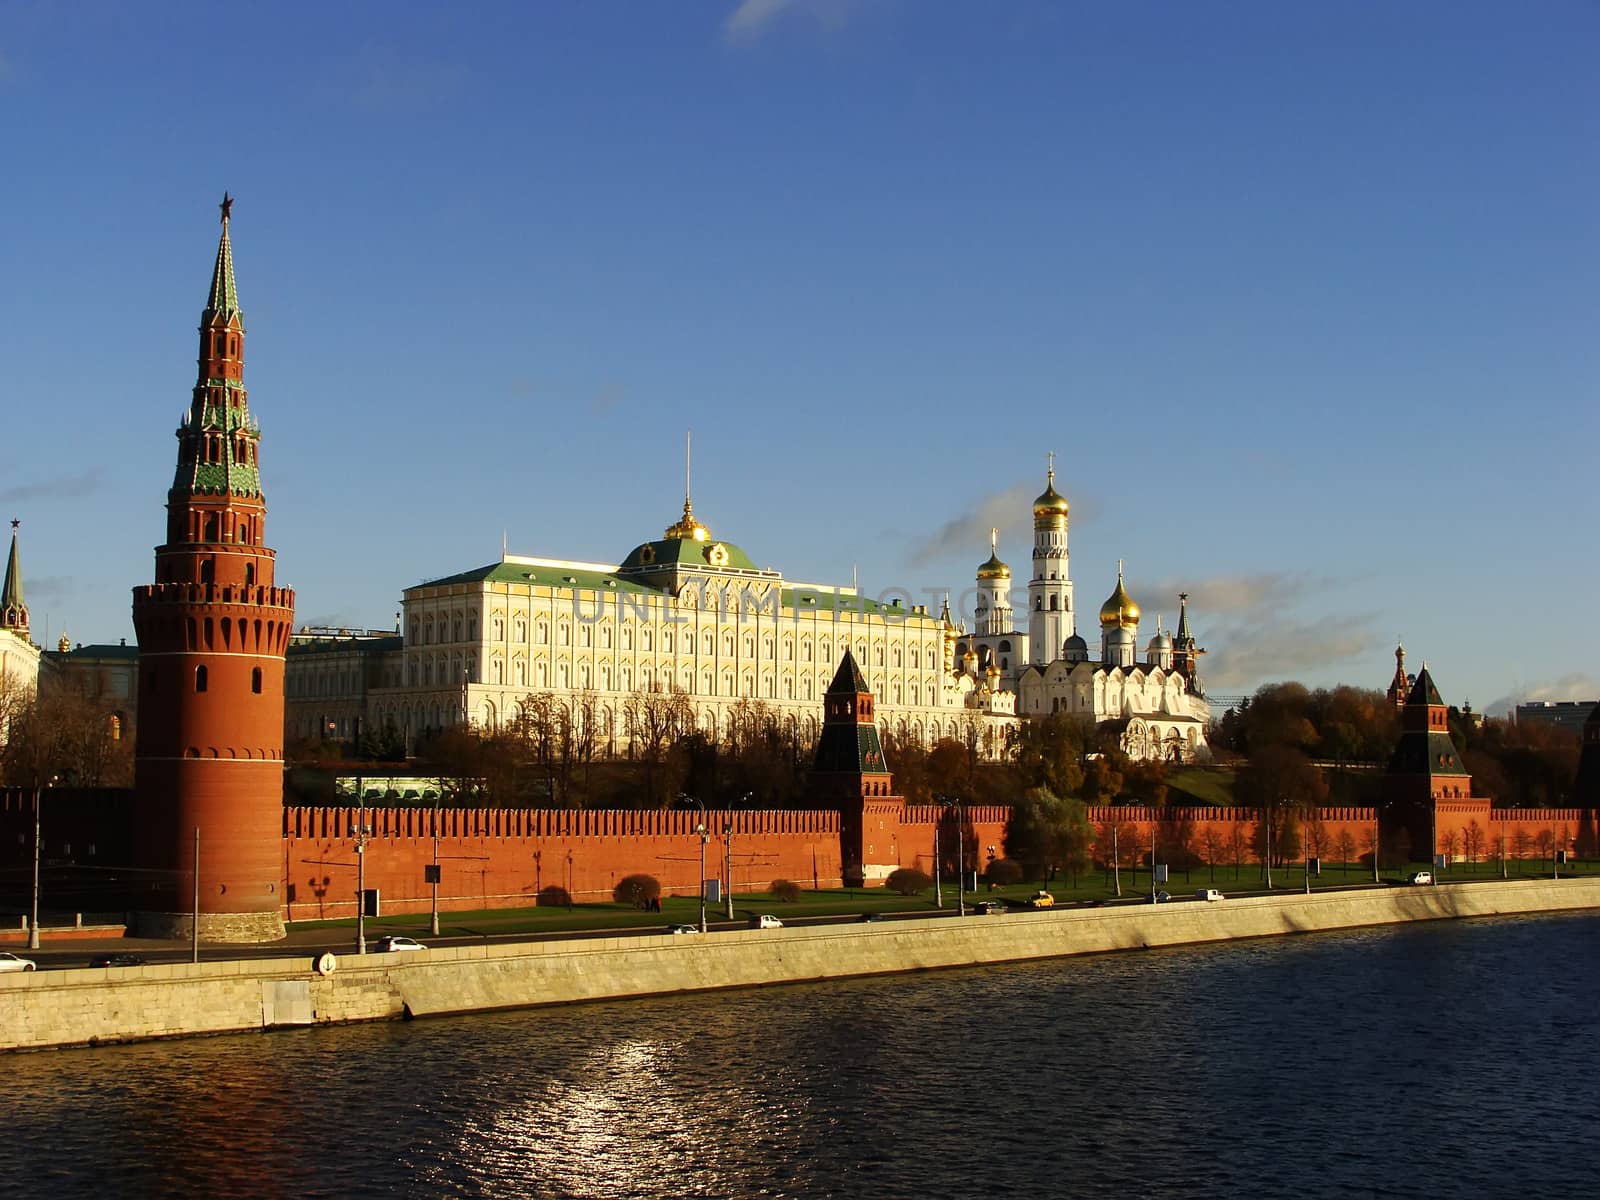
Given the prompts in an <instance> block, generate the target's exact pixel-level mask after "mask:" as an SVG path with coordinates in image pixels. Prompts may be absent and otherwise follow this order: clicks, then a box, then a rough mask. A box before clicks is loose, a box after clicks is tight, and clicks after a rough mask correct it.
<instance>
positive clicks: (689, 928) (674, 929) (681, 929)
mask: <svg viewBox="0 0 1600 1200" xmlns="http://www.w3.org/2000/svg"><path fill="white" fill-rule="evenodd" d="M667 932H668V933H699V932H700V926H698V925H668V926H667Z"/></svg>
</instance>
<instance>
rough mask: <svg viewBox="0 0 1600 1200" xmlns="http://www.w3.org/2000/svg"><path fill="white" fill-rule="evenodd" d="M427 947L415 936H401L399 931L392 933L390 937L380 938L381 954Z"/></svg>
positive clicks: (379, 947) (379, 948)
mask: <svg viewBox="0 0 1600 1200" xmlns="http://www.w3.org/2000/svg"><path fill="white" fill-rule="evenodd" d="M426 949H427V947H426V946H424V945H423V944H422V943H421V942H419V941H416V940H415V939H413V938H408V937H401V936H400V935H399V934H398V933H391V934H390V935H389V936H388V937H381V938H379V939H378V953H379V954H394V953H398V952H399V951H401V950H426Z"/></svg>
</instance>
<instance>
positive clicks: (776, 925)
mask: <svg viewBox="0 0 1600 1200" xmlns="http://www.w3.org/2000/svg"><path fill="white" fill-rule="evenodd" d="M750 928H751V929H782V928H783V922H782V921H780V920H778V918H777V917H775V916H773V915H772V914H771V913H762V914H761V915H760V916H758V917H751V918H750Z"/></svg>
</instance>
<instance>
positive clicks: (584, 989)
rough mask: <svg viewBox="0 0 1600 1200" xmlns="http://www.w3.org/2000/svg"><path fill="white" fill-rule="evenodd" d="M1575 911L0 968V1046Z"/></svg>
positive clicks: (1357, 909) (1167, 907) (1268, 914)
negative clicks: (321, 960)
mask: <svg viewBox="0 0 1600 1200" xmlns="http://www.w3.org/2000/svg"><path fill="white" fill-rule="evenodd" d="M1586 908H1600V879H1571V880H1560V881H1555V880H1551V881H1532V880H1519V881H1512V882H1484V883H1471V884H1453V885H1447V886H1440V887H1417V888H1398V887H1394V888H1372V889H1367V890H1359V891H1348V892H1321V893H1316V894H1313V895H1310V896H1304V895H1295V896H1261V897H1242V898H1238V899H1230V900H1223V901H1220V902H1216V903H1209V904H1208V903H1201V902H1199V901H1189V902H1184V903H1174V904H1162V905H1128V906H1119V907H1110V908H1100V909H1068V910H1062V911H1053V912H1052V911H1045V912H1026V913H1014V914H1010V915H1005V916H992V917H969V918H967V919H966V920H960V919H955V918H950V917H929V918H925V919H913V920H896V921H885V922H881V923H877V924H867V925H857V924H843V925H816V926H809V927H791V928H785V929H776V930H760V931H756V930H749V931H738V932H727V933H714V934H710V935H707V936H705V937H700V936H677V937H671V936H665V935H663V936H647V937H621V938H596V939H584V940H578V941H573V940H557V941H545V942H532V943H525V944H520V945H514V946H471V947H463V948H459V949H455V948H437V949H431V950H427V951H424V952H422V953H419V954H403V955H376V954H371V955H366V956H362V957H356V956H350V957H348V958H344V959H341V961H340V963H339V966H338V969H337V970H335V971H334V972H333V973H332V974H330V975H326V976H323V975H318V974H317V973H316V972H315V970H314V969H313V966H312V962H311V959H310V958H309V957H305V958H299V959H250V960H243V961H235V962H220V963H200V964H198V965H195V964H183V965H176V966H151V967H132V968H122V969H118V970H93V969H89V970H74V971H46V972H39V973H33V974H12V975H0V1049H19V1048H30V1047H46V1046H64V1045H83V1044H86V1043H91V1042H110V1041H125V1040H131V1039H137V1038H153V1037H168V1036H176V1035H182V1034H199V1033H218V1032H225V1031H244V1030H257V1029H263V1028H272V1027H276V1026H285V1025H309V1024H330V1023H337V1022H343V1021H374V1020H386V1019H395V1018H399V1017H402V1016H406V1015H411V1016H429V1015H437V1014H443V1013H460V1012H474V1011H484V1010H489V1009H497V1008H518V1007H526V1006H533V1005H541V1004H563V1003H570V1002H574V1001H582V1000H602V999H611V998H617V997H627V996H638V995H649V994H659V993H671V992H682V991H697V990H706V989H714V988H726V987H750V986H757V985H762V984H775V983H793V982H802V981H805V980H814V979H830V978H838V977H843V976H851V975H872V974H886V973H892V972H900V971H919V970H929V969H933V968H939V967H954V966H968V965H974V964H980V963H994V962H1007V961H1018V960H1024V959H1035V958H1049V957H1055V956H1062V955H1073V954H1090V953H1096V952H1100V951H1107V950H1135V949H1145V948H1150V947H1155V946H1172V945H1181V944H1185V943H1194V942H1213V941H1223V940H1228V939H1232V938H1246V937H1268V936H1272V935H1276V934H1285V933H1308V932H1313V931H1317V930H1325V929H1343V928H1351V927H1355V926H1363V925H1383V924H1390V923H1394V922H1401V921H1414V920H1435V919H1443V918H1454V917H1476V916H1491V915H1497V914H1505V913H1522V912H1538V911H1547V910H1556V909H1586ZM1151 969H1152V970H1158V969H1159V965H1158V964H1155V963H1152V964H1151Z"/></svg>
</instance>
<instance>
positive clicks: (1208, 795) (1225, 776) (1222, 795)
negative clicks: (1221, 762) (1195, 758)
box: [1167, 767, 1234, 808]
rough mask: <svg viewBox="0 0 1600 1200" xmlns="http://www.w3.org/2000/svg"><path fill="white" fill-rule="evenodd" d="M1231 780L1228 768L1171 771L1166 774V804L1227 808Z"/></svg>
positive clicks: (1231, 784) (1232, 777) (1230, 797)
mask: <svg viewBox="0 0 1600 1200" xmlns="http://www.w3.org/2000/svg"><path fill="white" fill-rule="evenodd" d="M1233 779H1234V772H1233V770H1232V768H1230V767H1177V768H1174V769H1173V770H1172V771H1170V772H1169V773H1168V774H1167V803H1169V804H1197V805H1202V806H1206V807H1218V808H1229V807H1231V806H1232V805H1233V802H1234V801H1233ZM1173 793H1179V794H1178V795H1174V794H1173Z"/></svg>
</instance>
